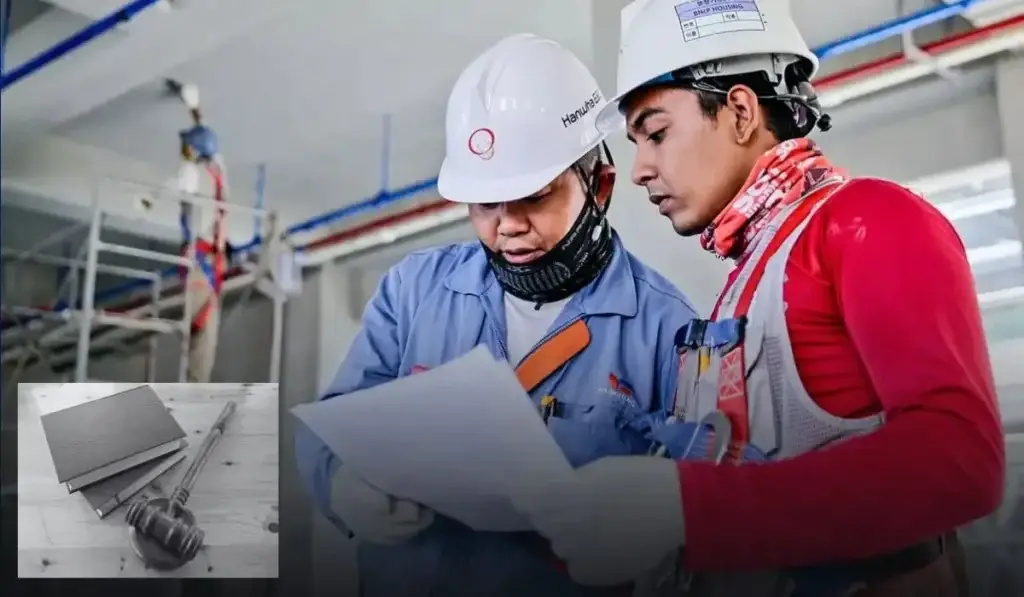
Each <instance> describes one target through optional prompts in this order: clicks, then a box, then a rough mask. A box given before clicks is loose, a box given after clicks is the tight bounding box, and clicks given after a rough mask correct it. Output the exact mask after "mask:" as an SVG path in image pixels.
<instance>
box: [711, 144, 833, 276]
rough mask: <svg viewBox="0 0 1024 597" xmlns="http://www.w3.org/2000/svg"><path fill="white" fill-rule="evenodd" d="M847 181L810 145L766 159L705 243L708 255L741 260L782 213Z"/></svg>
mask: <svg viewBox="0 0 1024 597" xmlns="http://www.w3.org/2000/svg"><path fill="white" fill-rule="evenodd" d="M830 178H832V179H845V178H846V173H845V172H843V171H841V170H839V169H838V168H836V167H835V166H833V165H832V163H831V162H829V161H828V159H827V158H825V156H824V155H822V153H821V150H820V149H819V148H818V146H817V144H816V143H815V142H814V141H811V140H810V139H794V140H792V141H785V142H783V143H780V144H778V145H776V146H775V147H773V148H772V149H771V150H769V151H768V152H767V153H765V154H764V155H762V156H761V157H760V158H759V159H758V160H757V163H756V164H754V168H753V169H752V170H751V171H750V176H748V177H747V180H746V182H745V183H743V187H742V188H741V189H740V192H739V193H737V194H736V197H734V198H733V200H732V201H730V202H729V204H728V205H727V206H726V207H725V209H724V210H722V213H720V214H718V217H716V218H715V220H714V221H713V222H712V223H711V225H710V226H708V227H707V228H706V229H705V230H704V232H703V233H702V234H701V237H700V244H701V246H702V247H704V248H705V249H706V250H708V251H711V252H712V253H714V254H716V255H718V256H719V257H721V258H723V259H727V258H738V257H741V256H742V255H743V254H744V253H745V252H746V251H747V250H748V249H749V248H750V247H752V246H753V244H754V242H753V241H754V239H756V238H757V235H758V234H759V233H760V232H761V230H762V229H763V228H764V227H765V226H766V225H767V224H768V223H769V222H771V220H772V218H773V217H774V216H775V215H776V214H777V213H778V212H779V211H781V210H782V209H784V208H785V207H787V206H789V205H791V204H792V203H793V202H795V201H797V200H799V199H800V198H801V197H803V196H804V194H805V193H806V192H807V191H808V190H810V189H812V188H814V187H815V186H817V185H819V184H821V183H822V182H823V181H825V180H827V179H830Z"/></svg>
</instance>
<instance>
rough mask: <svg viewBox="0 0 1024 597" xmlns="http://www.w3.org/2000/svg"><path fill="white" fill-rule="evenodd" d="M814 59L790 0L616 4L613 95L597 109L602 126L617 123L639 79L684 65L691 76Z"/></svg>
mask: <svg viewBox="0 0 1024 597" xmlns="http://www.w3.org/2000/svg"><path fill="white" fill-rule="evenodd" d="M794 62H803V63H804V64H805V65H806V66H805V68H806V70H807V72H806V73H805V76H806V78H807V79H810V77H812V76H813V75H814V73H815V72H817V70H818V58H817V56H815V55H814V52H812V51H811V50H810V49H809V48H808V47H807V43H806V42H805V41H804V38H803V37H802V36H801V35H800V31H799V30H798V29H797V27H796V23H794V22H793V16H792V14H791V12H790V7H789V0H736V1H726V0H691V1H689V2H679V0H634V2H633V3H631V4H630V5H628V6H626V7H625V8H624V9H622V38H621V43H620V44H619V73H618V89H617V94H616V96H615V97H614V98H613V99H612V100H611V101H609V103H608V104H607V105H606V106H605V107H604V109H602V110H601V113H600V115H599V116H598V126H599V128H600V129H601V130H602V131H604V132H606V133H607V132H612V131H614V130H618V129H619V128H621V127H622V125H623V118H622V115H621V114H620V107H619V102H620V101H621V100H622V98H623V97H624V96H626V95H627V94H629V93H631V92H632V91H635V90H636V89H638V88H640V87H642V86H643V85H645V84H648V83H652V82H656V81H657V80H659V79H661V78H664V77H666V76H668V75H670V74H671V73H674V72H676V71H678V70H680V69H684V68H687V67H690V68H691V69H692V71H693V73H692V74H693V76H694V77H695V78H701V77H714V76H729V75H737V74H743V73H752V72H757V71H760V70H764V71H767V72H768V74H769V75H773V78H774V76H775V75H782V73H783V72H784V71H785V68H786V67H787V66H789V65H790V64H792V63H794Z"/></svg>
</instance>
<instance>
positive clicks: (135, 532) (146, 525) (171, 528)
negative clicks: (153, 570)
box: [125, 497, 205, 568]
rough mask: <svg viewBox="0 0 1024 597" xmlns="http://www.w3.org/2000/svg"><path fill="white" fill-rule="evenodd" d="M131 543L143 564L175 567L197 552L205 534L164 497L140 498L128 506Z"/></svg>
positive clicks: (185, 511) (191, 557) (189, 515)
mask: <svg viewBox="0 0 1024 597" xmlns="http://www.w3.org/2000/svg"><path fill="white" fill-rule="evenodd" d="M125 519H126V520H127V522H128V525H129V526H130V527H131V538H132V546H133V547H134V548H135V552H136V554H137V555H138V556H139V557H141V558H142V559H143V561H145V562H146V563H147V564H149V565H152V566H154V567H157V568H178V567H180V566H183V565H185V564H186V563H188V562H189V561H191V560H192V559H193V558H195V556H196V554H197V553H199V550H200V549H201V548H202V546H203V538H204V537H205V533H203V531H202V529H200V528H199V527H197V526H196V521H195V517H193V516H192V513H191V512H189V511H188V510H187V509H185V508H184V507H181V506H178V505H177V504H175V503H174V502H172V501H170V500H168V499H165V498H158V499H149V498H146V497H140V498H138V499H136V500H135V501H133V502H132V503H131V504H130V505H129V506H128V512H127V513H126V514H125Z"/></svg>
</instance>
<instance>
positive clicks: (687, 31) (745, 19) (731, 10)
mask: <svg viewBox="0 0 1024 597" xmlns="http://www.w3.org/2000/svg"><path fill="white" fill-rule="evenodd" d="M676 16H677V17H679V26H680V28H682V30H683V39H684V40H685V41H695V40H698V39H701V38H703V37H708V36H710V35H715V34H716V33H732V32H735V31H764V20H763V19H762V18H761V10H760V9H759V8H758V7H757V2H756V0H738V1H737V0H691V1H690V2H683V3H682V4H677V5H676Z"/></svg>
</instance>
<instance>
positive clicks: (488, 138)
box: [468, 128, 494, 160]
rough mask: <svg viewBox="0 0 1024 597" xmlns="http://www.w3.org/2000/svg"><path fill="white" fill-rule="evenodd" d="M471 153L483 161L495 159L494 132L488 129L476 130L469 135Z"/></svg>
mask: <svg viewBox="0 0 1024 597" xmlns="http://www.w3.org/2000/svg"><path fill="white" fill-rule="evenodd" d="M468 146H469V152H470V153H472V154H473V155H475V156H476V157H478V158H480V159H481V160H489V159H491V158H493V157H494V131H492V130H491V129H487V128H480V129H476V130H475V131H473V132H472V133H470V135H469V142H468Z"/></svg>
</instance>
